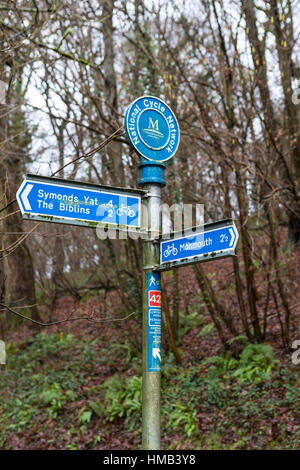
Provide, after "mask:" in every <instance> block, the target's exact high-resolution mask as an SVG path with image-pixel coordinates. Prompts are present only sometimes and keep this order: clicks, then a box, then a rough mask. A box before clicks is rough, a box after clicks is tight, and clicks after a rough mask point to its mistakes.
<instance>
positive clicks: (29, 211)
mask: <svg viewBox="0 0 300 470" xmlns="http://www.w3.org/2000/svg"><path fill="white" fill-rule="evenodd" d="M143 194H145V191H143V190H140V189H131V188H115V187H110V186H102V185H101V186H100V185H96V184H90V183H79V182H76V181H69V180H63V179H60V178H47V177H43V176H33V175H28V176H27V177H26V178H25V180H24V181H23V183H22V184H21V186H20V188H19V190H18V192H17V201H18V204H19V207H20V209H21V212H22V215H23V217H24V218H26V219H33V220H41V221H44V222H58V223H64V224H73V225H84V226H88V227H95V226H96V225H97V224H98V223H101V224H102V225H103V224H105V226H111V227H114V228H119V226H125V227H127V229H129V228H132V229H134V230H137V229H140V228H141V206H142V202H141V200H142V196H143Z"/></svg>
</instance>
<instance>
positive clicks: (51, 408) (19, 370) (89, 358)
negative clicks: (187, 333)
mask: <svg viewBox="0 0 300 470" xmlns="http://www.w3.org/2000/svg"><path fill="white" fill-rule="evenodd" d="M200 323H201V322H200ZM200 323H199V326H200V327H201V326H202V324H201V325H200ZM7 349H8V350H7V358H8V359H7V365H6V366H2V369H1V376H0V429H1V430H0V448H4V449H9V448H14V447H13V445H14V444H13V443H14V442H15V440H16V439H18V438H21V437H22V438H26V436H28V437H27V440H28V441H29V442H30V443H31V448H39V446H40V442H41V441H40V439H43V442H44V443H45V441H46V446H47V445H49V448H50V447H51V448H67V449H81V448H109V442H110V441H111V436H112V435H113V433H114V434H116V433H120V435H123V434H125V435H127V436H129V435H132V436H135V437H134V438H133V442H136V443H137V445H138V443H140V440H141V396H142V379H141V361H140V353H139V352H138V351H137V350H136V349H135V347H133V346H132V344H131V342H130V340H129V339H128V337H127V338H126V337H124V341H123V344H115V343H107V342H105V341H103V342H102V343H100V341H99V340H96V339H93V340H90V339H88V338H85V337H83V338H81V339H78V338H75V337H74V336H73V335H71V334H66V335H64V334H62V333H59V334H48V335H46V334H39V335H37V336H36V337H35V338H34V340H31V341H29V342H26V343H22V344H21V343H20V344H18V345H8V348H7ZM299 409H300V370H299V367H297V366H293V365H292V364H290V365H289V364H285V365H284V366H283V365H282V364H280V363H279V361H278V360H276V359H275V356H274V351H273V349H272V347H271V346H270V345H265V344H263V345H252V344H246V345H245V347H244V349H243V350H242V352H241V354H240V357H239V358H238V359H235V358H233V357H231V356H230V354H226V355H225V356H224V357H221V356H214V357H211V358H208V359H200V360H198V361H197V360H196V358H195V361H193V363H191V364H185V366H179V365H176V363H175V361H174V358H173V355H172V354H171V353H169V354H167V355H165V357H164V360H163V369H162V436H163V447H164V448H166V449H167V448H168V449H184V448H191V449H251V448H253V449H298V448H300V429H299ZM134 439H135V440H134ZM26 442H27V441H26ZM44 445H45V444H44ZM101 446H102V447H101Z"/></svg>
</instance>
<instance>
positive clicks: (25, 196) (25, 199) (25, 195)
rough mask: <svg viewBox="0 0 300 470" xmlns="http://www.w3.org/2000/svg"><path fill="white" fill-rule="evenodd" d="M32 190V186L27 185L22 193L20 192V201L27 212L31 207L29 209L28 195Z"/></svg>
mask: <svg viewBox="0 0 300 470" xmlns="http://www.w3.org/2000/svg"><path fill="white" fill-rule="evenodd" d="M32 188H33V184H27V185H26V187H25V189H24V191H23V192H22V196H21V200H22V202H23V205H24V207H25V210H27V211H31V210H32V207H31V205H30V203H29V201H28V195H29V193H30V191H31V190H32Z"/></svg>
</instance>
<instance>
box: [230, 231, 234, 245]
mask: <svg viewBox="0 0 300 470" xmlns="http://www.w3.org/2000/svg"><path fill="white" fill-rule="evenodd" d="M229 233H230V235H231V240H230V243H229V246H232V245H233V242H234V239H235V233H234V231H233V229H232V228H230V229H229Z"/></svg>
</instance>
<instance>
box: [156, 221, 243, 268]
mask: <svg viewBox="0 0 300 470" xmlns="http://www.w3.org/2000/svg"><path fill="white" fill-rule="evenodd" d="M237 241H238V231H237V228H236V226H235V224H234V222H233V221H232V220H227V221H221V222H216V223H214V224H207V225H204V227H198V229H197V228H196V229H195V231H193V233H192V234H191V233H189V234H188V235H185V236H181V237H177V236H176V234H174V237H173V238H171V239H169V240H165V241H161V243H160V262H161V267H160V269H168V268H172V267H177V266H178V265H181V264H188V263H193V262H198V261H206V260H210V259H213V258H216V257H224V256H228V255H233V254H234V250H235V247H236V244H237Z"/></svg>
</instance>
